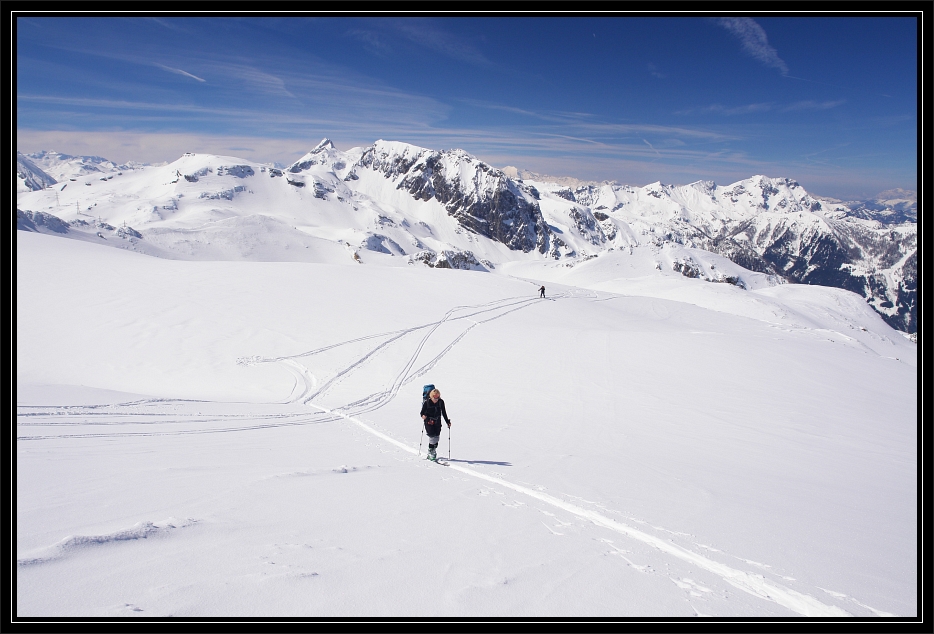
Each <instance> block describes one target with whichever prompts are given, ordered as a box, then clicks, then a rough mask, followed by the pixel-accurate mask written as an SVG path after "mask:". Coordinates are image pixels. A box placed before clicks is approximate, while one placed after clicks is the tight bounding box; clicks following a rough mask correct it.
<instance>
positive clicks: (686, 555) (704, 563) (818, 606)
mask: <svg viewBox="0 0 934 634" xmlns="http://www.w3.org/2000/svg"><path fill="white" fill-rule="evenodd" d="M568 297H576V298H581V299H583V298H586V299H590V300H591V301H600V298H598V297H597V296H596V294H594V293H586V294H585V293H572V294H563V295H559V296H556V297H555V299H565V298H568ZM604 299H606V298H604ZM537 300H538V298H535V299H533V300H529V299H523V298H512V299H508V300H501V301H498V302H491V303H490V304H484V305H480V306H459V307H456V308H452V309H451V310H449V311H448V312H447V313H445V315H444V317H442V318H441V319H440V320H439V321H437V322H433V323H431V324H424V325H422V326H416V327H414V328H410V329H406V330H399V331H394V332H388V333H382V334H379V335H370V336H368V337H360V338H357V339H353V340H350V341H345V342H341V343H338V344H333V345H331V346H327V347H325V348H320V349H318V350H314V351H310V352H307V353H303V354H300V355H295V356H292V357H280V358H277V359H263V360H262V361H264V362H268V361H282V362H283V363H286V364H287V365H288V366H290V368H292V369H293V370H294V371H295V372H297V373H298V375H299V376H301V377H303V379H304V380H305V388H304V390H303V391H301V393H300V394H299V395H298V396H297V397H296V399H295V400H301V401H302V402H303V403H305V404H306V405H309V406H311V407H313V408H315V409H317V410H318V411H320V412H322V413H324V414H328V415H330V416H339V417H341V418H343V419H345V420H347V421H350V422H352V423H354V424H356V425H357V426H359V427H360V428H362V429H363V430H365V431H366V432H368V433H370V434H372V435H373V436H376V437H377V438H379V439H381V440H383V441H385V442H388V443H390V444H392V445H394V446H395V447H398V448H399V449H402V450H403V451H407V452H409V453H412V454H415V453H417V451H416V449H415V448H413V447H411V446H409V445H407V444H406V443H404V442H401V441H399V440H396V439H395V438H393V437H391V436H389V435H387V434H385V433H383V432H381V431H379V430H377V429H374V428H373V427H371V426H369V425H367V424H366V423H364V422H363V421H361V420H360V419H359V418H356V417H355V416H354V414H356V415H359V414H362V413H365V412H370V411H373V410H376V409H379V408H380V407H382V406H384V405H386V403H388V402H389V401H390V400H392V399H393V398H394V397H395V396H396V394H397V393H398V391H399V389H400V388H401V387H402V386H403V385H405V384H407V383H408V382H410V381H412V380H414V379H416V378H418V377H419V376H421V375H423V374H424V373H425V372H427V371H428V370H430V369H431V368H432V367H434V365H435V364H436V363H437V362H438V361H439V360H440V359H441V358H442V357H444V355H445V354H447V353H448V352H449V351H450V350H451V349H452V348H453V347H454V346H455V345H456V344H457V343H458V342H459V341H460V340H461V339H463V338H464V337H465V336H466V335H467V333H468V332H470V331H471V330H472V329H473V328H475V327H476V326H478V325H480V324H482V323H485V322H488V321H492V320H493V319H499V318H500V317H503V316H504V315H506V314H509V313H511V312H514V311H516V310H521V309H522V308H525V307H527V306H529V305H531V304H532V303H534V302H535V301H537ZM459 311H473V312H467V313H465V314H463V315H458V316H456V317H455V316H454V315H455V314H456V313H458V312H459ZM488 313H492V315H488ZM481 315H486V318H485V319H482V320H479V321H475V320H473V319H470V318H472V317H478V316H481ZM462 319H469V320H470V321H471V324H470V325H469V326H467V328H466V329H465V330H464V331H463V332H461V333H460V334H459V335H458V336H457V337H455V338H454V339H453V340H452V341H451V342H450V343H449V344H448V345H447V346H446V347H445V348H444V349H443V350H442V351H441V352H440V353H438V355H436V356H435V357H434V358H433V359H431V360H430V361H428V362H427V363H425V364H424V365H423V366H421V367H420V368H418V369H416V370H414V371H413V370H412V368H413V367H414V366H415V364H416V362H417V360H418V357H419V355H420V354H421V352H422V349H423V348H424V346H425V344H426V343H427V341H428V340H429V339H430V338H431V336H432V335H433V334H434V333H435V331H436V330H437V329H438V328H439V327H440V326H441V325H442V324H444V323H445V322H448V321H456V320H462ZM424 329H427V332H426V333H425V334H424V335H423V336H422V339H421V340H420V341H419V343H418V345H417V346H416V348H415V351H414V352H413V353H412V355H411V356H410V357H409V359H408V360H407V361H406V363H405V364H404V366H403V367H402V369H401V370H400V371H399V373H398V374H397V375H396V377H395V378H394V379H393V381H392V384H391V385H390V387H389V388H387V389H385V390H382V391H380V392H374V393H373V394H370V395H368V396H366V397H364V398H362V399H359V400H357V401H354V402H352V403H348V404H347V405H344V406H343V407H340V408H336V409H330V408H327V407H323V406H321V405H318V404H316V403H314V402H313V400H314V398H315V397H317V396H320V395H322V394H323V393H325V392H326V391H327V389H328V388H329V387H330V386H331V385H333V384H334V383H335V382H336V381H337V380H339V379H340V378H341V377H344V376H346V375H347V374H349V373H350V372H352V371H353V370H354V369H356V368H358V367H360V366H361V365H362V364H363V363H365V362H366V361H367V360H368V359H370V358H371V357H372V356H373V355H375V354H377V353H378V352H380V351H381V350H383V349H385V348H386V347H388V346H389V345H391V344H392V343H394V342H396V341H398V340H400V339H401V338H402V337H405V336H406V335H408V334H411V333H414V332H416V331H419V330H424ZM379 337H388V339H386V340H385V341H383V342H382V343H380V344H379V345H377V346H376V347H374V348H373V349H371V350H370V351H369V352H368V353H366V354H365V355H364V356H362V357H360V358H359V359H357V360H356V361H355V362H354V363H352V364H351V365H349V366H348V367H346V368H344V369H343V370H341V371H340V372H339V373H338V374H337V375H335V376H334V377H333V378H332V379H331V380H330V381H328V382H327V383H326V384H324V385H323V386H322V387H321V388H319V389H318V390H317V391H314V392H312V390H313V389H314V386H315V385H316V382H315V380H314V377H313V376H312V375H311V373H310V372H308V370H307V369H306V368H305V367H304V366H302V365H301V364H300V363H299V362H297V361H296V360H295V359H297V358H300V357H304V356H312V355H314V354H317V353H318V352H322V351H324V350H330V349H332V348H334V347H337V346H341V345H345V344H348V343H355V342H359V341H363V340H366V339H372V338H379ZM293 393H294V392H293ZM347 412H350V413H347ZM447 468H449V469H454V470H455V471H458V472H460V473H463V474H465V475H468V476H471V477H474V478H478V479H480V480H485V481H487V482H490V483H492V484H496V485H499V486H501V487H505V488H507V489H511V490H513V491H516V492H518V493H521V494H523V495H526V496H529V497H531V498H534V499H536V500H538V501H540V502H544V503H545V504H549V505H551V506H553V507H555V508H558V509H561V510H563V511H565V512H567V513H570V514H572V515H575V516H577V517H579V518H581V519H583V520H586V521H589V522H592V523H593V524H596V525H598V526H602V527H604V528H607V529H609V530H612V531H614V532H617V533H620V534H622V535H625V536H626V537H629V538H630V539H635V540H637V541H640V542H643V543H645V544H648V545H649V546H652V547H654V548H656V549H657V550H659V551H661V552H664V553H666V554H668V555H671V556H674V557H677V558H678V559H681V560H683V561H686V562H688V563H690V564H693V565H695V566H697V567H698V568H701V569H703V570H706V571H708V572H710V573H712V574H715V575H717V576H718V577H720V578H721V579H723V580H724V581H726V582H727V583H729V584H730V585H732V586H734V587H735V588H738V589H739V590H742V591H743V592H747V593H749V594H751V595H754V596H756V597H759V598H762V599H765V600H767V601H772V602H774V603H777V604H779V605H781V606H783V607H785V608H787V609H789V610H791V611H793V612H795V613H797V614H801V615H803V616H808V617H812V616H820V617H850V616H852V614H850V613H849V612H847V611H846V610H843V609H842V608H839V607H837V606H834V605H828V604H826V603H823V602H821V601H818V600H817V599H815V598H814V597H812V596H810V595H808V594H804V593H801V592H798V591H796V590H792V589H791V588H787V587H785V586H783V585H781V584H778V583H775V582H773V581H770V580H768V579H765V578H764V577H762V576H761V575H756V574H751V573H748V572H744V571H742V570H737V569H735V568H732V567H730V566H728V565H726V564H723V563H721V562H718V561H714V560H712V559H710V558H708V557H705V556H703V555H701V554H699V553H696V552H693V551H690V550H688V549H686V548H683V547H681V546H678V545H677V544H675V543H673V542H671V541H665V540H663V539H659V538H658V537H655V536H653V535H650V534H648V533H645V532H642V531H640V530H638V529H635V528H633V527H632V526H629V525H627V524H624V523H622V522H619V521H616V520H613V519H610V518H609V517H606V516H605V515H602V514H600V513H597V512H595V511H592V510H589V509H585V508H583V507H580V506H577V505H575V504H571V503H569V502H567V501H565V500H562V499H559V498H556V497H554V496H552V495H548V494H546V493H543V492H541V491H538V490H535V489H531V488H529V487H525V486H522V485H519V484H514V483H512V482H509V481H508V480H504V479H503V478H499V477H496V476H492V475H488V474H486V473H482V472H480V471H476V470H474V469H470V468H468V467H464V466H461V465H458V464H454V463H449V464H448V466H447ZM869 609H870V610H872V611H873V612H875V613H877V614H878V613H879V612H878V611H876V610H873V609H872V608H869Z"/></svg>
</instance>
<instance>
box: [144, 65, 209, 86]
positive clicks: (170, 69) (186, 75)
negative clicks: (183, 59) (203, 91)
mask: <svg viewBox="0 0 934 634" xmlns="http://www.w3.org/2000/svg"><path fill="white" fill-rule="evenodd" d="M156 66H158V67H159V68H161V69H162V70H167V71H169V72H170V73H176V74H178V75H184V76H185V77H191V78H192V79H196V80H198V81H200V82H202V83H204V82H206V81H207V80H205V79H201V78H200V77H197V76H195V75H192V74H191V73H189V72H186V71H183V70H182V69H181V68H172V67H171V66H165V65H163V64H156Z"/></svg>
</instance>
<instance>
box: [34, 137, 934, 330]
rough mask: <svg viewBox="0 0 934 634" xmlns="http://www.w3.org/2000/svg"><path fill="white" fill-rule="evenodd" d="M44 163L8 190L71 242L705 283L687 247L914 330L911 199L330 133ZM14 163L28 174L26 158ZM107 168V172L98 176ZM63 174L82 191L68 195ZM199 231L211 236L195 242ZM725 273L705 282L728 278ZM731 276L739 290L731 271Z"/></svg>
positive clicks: (42, 226) (51, 158)
mask: <svg viewBox="0 0 934 634" xmlns="http://www.w3.org/2000/svg"><path fill="white" fill-rule="evenodd" d="M39 155H41V158H42V160H44V161H46V163H49V164H55V165H58V166H59V168H62V169H64V167H63V166H66V165H67V166H70V167H69V169H71V170H72V173H81V172H82V171H83V172H86V176H85V177H81V176H71V177H69V178H68V182H66V183H65V184H64V186H63V187H62V188H61V192H59V191H58V189H56V193H55V194H54V195H45V194H43V193H42V192H41V191H36V192H31V193H30V192H28V191H26V192H24V193H21V194H19V197H18V205H19V206H20V207H21V209H23V210H24V211H23V214H24V215H22V216H21V217H19V216H18V225H20V226H21V228H23V229H24V230H40V231H46V230H48V231H52V230H53V227H55V228H56V229H55V230H56V231H57V230H59V229H62V228H63V227H65V228H66V231H65V232H64V233H67V231H69V229H67V227H71V229H74V230H75V231H77V232H78V233H80V232H82V231H84V232H86V233H88V234H89V235H90V236H92V237H95V238H97V239H99V240H106V239H107V238H108V236H110V235H111V234H113V235H117V232H123V234H120V235H119V236H118V237H120V238H121V239H122V240H123V241H130V242H132V241H134V240H136V241H137V243H138V244H137V243H134V244H135V245H136V246H142V245H144V243H146V242H147V241H152V242H153V245H152V246H153V248H154V247H155V245H156V242H157V241H160V242H159V245H158V246H159V248H160V249H168V250H169V251H165V252H177V251H178V250H179V249H180V248H184V249H188V250H189V251H192V253H194V251H193V249H195V250H196V249H203V248H207V247H205V246H203V245H208V244H219V243H220V242H221V241H220V240H218V238H217V236H219V235H226V236H228V237H227V238H225V239H226V240H228V242H230V243H231V244H243V243H244V240H247V241H248V242H249V243H250V244H254V243H255V244H256V245H257V246H256V249H259V246H260V245H259V243H260V242H261V241H262V238H259V237H257V236H256V234H255V227H256V226H262V227H266V228H267V229H264V231H268V232H269V235H270V236H272V235H273V234H274V233H276V232H280V233H281V232H282V231H291V234H289V236H280V237H278V238H272V237H270V238H269V244H268V245H266V247H264V250H263V253H264V254H266V255H264V256H263V257H275V255H274V254H275V253H277V251H276V249H279V248H280V247H278V246H276V245H279V244H282V245H284V246H282V247H281V249H290V250H288V255H287V256H286V255H283V257H300V256H298V255H296V248H297V249H301V250H302V251H303V252H305V253H309V251H304V250H305V249H307V248H308V244H307V240H306V239H307V236H308V235H312V236H317V237H318V238H319V239H320V240H322V241H326V242H327V243H328V244H331V245H337V248H338V250H339V251H340V252H345V251H344V250H345V249H347V250H349V252H351V253H352V255H353V259H354V260H355V261H358V262H360V261H362V259H361V258H360V254H365V253H367V252H371V253H379V254H382V255H383V256H386V257H405V258H408V262H409V263H411V264H419V265H426V266H432V267H437V268H465V269H473V270H493V269H495V268H496V266H497V265H498V264H500V263H501V262H503V261H505V260H504V259H503V258H506V259H509V260H515V259H517V258H519V259H522V258H554V259H556V260H567V261H568V263H569V264H574V263H575V262H580V261H585V260H587V259H590V258H593V257H597V256H599V254H601V253H605V252H608V251H610V250H615V249H620V250H622V249H628V250H629V251H630V252H631V251H632V249H633V248H640V247H641V248H651V249H656V250H657V251H658V252H661V251H666V252H669V253H670V257H669V258H668V260H669V261H668V264H667V266H670V267H671V268H672V269H673V270H676V271H679V272H680V273H682V274H683V275H686V276H689V277H700V278H702V279H706V278H708V277H710V276H709V275H701V273H700V270H699V269H698V267H696V266H693V265H692V264H691V263H690V261H689V259H690V258H689V257H688V252H686V251H685V249H701V250H704V251H708V252H711V253H716V254H718V255H720V256H723V257H725V258H727V259H729V260H731V261H732V262H734V263H735V264H737V265H739V266H741V267H743V268H745V269H748V270H749V271H754V272H757V273H765V274H768V275H770V276H774V277H775V279H776V280H779V279H780V280H783V281H786V282H791V283H801V284H818V285H826V286H834V287H839V288H844V289H847V290H850V291H853V292H855V293H858V294H860V295H862V296H863V297H864V298H866V300H867V302H868V303H869V304H870V305H871V306H872V307H873V308H874V309H875V310H876V311H877V312H878V313H879V314H880V315H881V316H882V317H883V319H885V320H886V321H887V322H888V323H889V324H890V325H891V326H893V327H894V328H897V329H899V330H902V331H906V332H916V331H917V327H918V325H917V223H916V221H915V220H914V219H916V217H917V203H916V200H914V198H913V193H912V192H904V191H893V192H885V193H884V194H885V195H886V196H880V197H879V198H878V199H877V200H875V201H868V202H864V203H860V204H859V205H856V204H850V203H844V202H842V201H835V200H832V199H826V198H823V199H822V198H818V197H815V196H812V195H811V194H809V193H808V192H807V191H805V189H804V188H803V187H802V186H801V185H800V184H799V183H797V182H795V181H793V180H790V179H786V178H768V177H766V176H753V177H751V178H749V179H745V180H743V181H739V182H737V183H733V184H730V185H726V186H718V185H716V184H715V183H712V182H707V181H699V182H696V183H691V184H689V185H680V186H672V185H665V184H662V183H651V184H649V185H646V186H644V187H634V186H629V185H620V184H618V183H615V182H604V183H600V184H598V183H582V182H581V181H573V180H565V181H562V182H558V183H556V182H548V181H543V180H534V179H535V178H541V177H540V176H539V175H536V174H532V173H530V172H523V171H519V170H516V169H515V168H507V170H505V171H504V170H500V169H497V168H494V167H492V166H491V165H489V164H487V163H485V162H483V161H481V160H479V159H477V158H476V157H473V156H471V155H470V154H468V153H466V152H464V151H462V150H448V151H436V150H430V149H426V148H421V147H416V146H413V145H408V144H405V143H399V142H391V141H377V142H376V143H375V144H373V145H372V146H368V147H361V148H354V149H352V150H348V151H346V152H344V151H340V150H338V149H336V148H335V147H334V145H333V144H332V143H331V142H330V141H329V140H327V139H325V140H323V141H322V142H321V143H320V144H318V146H317V147H315V148H314V149H313V150H312V151H310V152H309V153H308V154H306V155H305V156H303V157H302V158H300V159H299V160H298V161H296V162H294V163H293V164H292V165H290V166H288V167H281V166H278V167H276V166H271V165H262V164H255V163H250V162H249V161H244V160H242V159H237V158H234V157H216V156H210V155H198V154H186V155H184V156H183V157H182V158H180V159H179V160H177V161H175V162H173V163H172V164H170V165H166V166H159V167H148V168H144V169H139V170H136V171H135V172H134V174H135V175H130V173H129V172H122V173H121V172H120V171H113V170H118V169H120V166H116V165H115V164H111V163H110V162H108V161H106V160H105V159H100V160H94V161H89V162H85V163H82V161H80V160H78V161H75V160H73V159H75V158H76V157H67V155H60V154H56V153H39V154H37V155H36V156H39ZM20 156H22V155H20ZM63 157H66V158H63ZM18 158H19V157H18ZM23 158H24V163H23V165H25V166H26V167H27V168H28V167H29V165H28V164H26V163H25V161H29V160H30V159H29V158H28V157H23ZM78 158H80V157H78ZM85 158H87V157H85ZM92 158H94V157H92ZM37 160H38V159H37ZM43 164H45V163H43ZM33 167H35V168H36V169H35V170H32V171H28V174H27V170H25V169H24V170H23V175H21V176H20V179H21V180H22V181H23V182H24V183H25V182H26V178H25V177H24V176H29V178H30V179H32V180H30V181H29V182H31V183H33V184H35V185H37V186H38V185H42V183H47V184H51V183H54V180H55V179H54V178H52V177H51V176H49V174H48V172H45V175H46V178H47V180H45V181H43V180H42V175H41V174H39V172H41V171H42V167H41V166H38V165H35V163H33ZM104 167H108V168H109V169H111V171H110V172H107V173H105V174H103V175H101V174H98V173H97V172H98V171H99V170H101V169H103V168H104ZM127 167H134V166H127ZM31 169H32V168H30V170H31ZM75 169H78V170H79V172H74V170H75ZM513 173H514V176H511V175H510V174H513ZM121 174H122V175H121ZM115 175H116V176H118V178H117V179H116V180H113V176H115ZM101 176H102V177H101ZM72 180H77V181H78V182H75V183H73V184H72V186H71V187H69V188H68V189H67V190H66V189H65V187H68V185H69V183H71V181H72ZM43 186H47V185H43ZM273 201H275V202H273ZM30 209H31V210H34V211H33V212H30V211H27V210H30ZM58 209H61V210H62V212H61V213H64V214H72V215H74V218H71V217H70V216H69V217H68V221H66V222H64V223H63V224H62V225H61V226H59V225H57V224H56V222H55V220H54V218H55V216H54V214H53V211H54V210H58ZM432 209H434V210H436V211H431V210H432ZM72 210H73V211H72ZM438 210H443V211H438ZM37 214H44V215H37ZM277 214H278V215H277ZM79 216H80V217H79ZM238 218H241V219H242V221H241V220H238ZM260 218H275V222H272V224H270V223H269V222H266V223H264V222H261V221H259V220H258V219H260ZM303 219H304V220H303ZM82 223H83V224H82ZM89 223H90V224H89ZM95 223H96V224H95ZM101 223H104V224H101ZM106 223H112V224H106ZM128 223H129V224H128ZM297 224H301V225H302V228H301V229H299V227H298V226H297ZM92 225H93V226H92ZM115 227H119V229H118V228H115ZM133 227H135V229H134V228H133ZM197 227H201V229H197V231H207V230H210V231H212V232H214V233H213V234H212V236H214V237H212V238H211V239H210V240H209V239H207V238H205V239H204V240H201V241H197V240H192V238H191V235H192V234H191V232H192V231H195V230H196V228H197ZM205 227H210V229H204V228H205ZM131 231H132V232H133V233H129V232H131ZM238 231H239V232H240V233H236V235H235V232H238ZM108 232H110V233H108ZM58 233H60V234H62V233H63V232H62V231H58ZM72 233H74V231H73V232H72ZM124 234H125V235H124ZM172 236H175V237H172ZM247 236H249V238H247ZM276 240H281V242H276ZM173 241H174V243H173ZM175 243H177V244H175ZM173 244H175V246H173ZM319 244H320V243H319ZM178 245H183V247H179V246H178ZM504 247H505V248H506V249H508V250H504ZM328 248H332V247H328ZM173 249H174V251H173ZM247 251H251V252H256V251H255V249H253V247H251V248H250V249H248V250H247ZM161 252H163V251H160V253H161ZM152 253H156V251H155V250H154V251H152ZM186 253H187V252H186ZM284 253H285V252H284V251H283V254H284ZM364 259H365V258H364ZM659 266H660V264H659ZM723 275H726V277H723V276H722V275H721V276H719V277H717V279H713V278H711V279H710V280H709V281H731V280H733V277H735V276H733V275H732V274H730V275H727V274H726V273H724V274H723ZM721 278H722V279H721ZM731 283H735V284H736V285H737V286H743V284H742V280H740V279H738V278H737V279H735V280H734V281H731Z"/></svg>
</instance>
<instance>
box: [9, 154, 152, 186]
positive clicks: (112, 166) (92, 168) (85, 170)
mask: <svg viewBox="0 0 934 634" xmlns="http://www.w3.org/2000/svg"><path fill="white" fill-rule="evenodd" d="M25 156H26V157H27V158H28V159H29V160H31V161H32V162H33V163H34V164H35V165H37V166H38V167H40V168H41V169H42V171H44V172H45V173H46V174H49V175H50V176H53V177H54V178H55V180H56V181H58V182H63V181H67V180H70V179H72V178H79V177H81V176H87V175H89V174H93V173H96V172H118V171H121V170H133V169H140V168H143V167H148V166H149V165H148V164H146V163H137V162H136V161H128V162H127V163H115V162H114V161H111V160H108V159H105V158H103V157H100V156H72V155H70V154H62V153H60V152H56V151H54V150H43V151H41V152H35V153H33V154H26V155H25Z"/></svg>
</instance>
